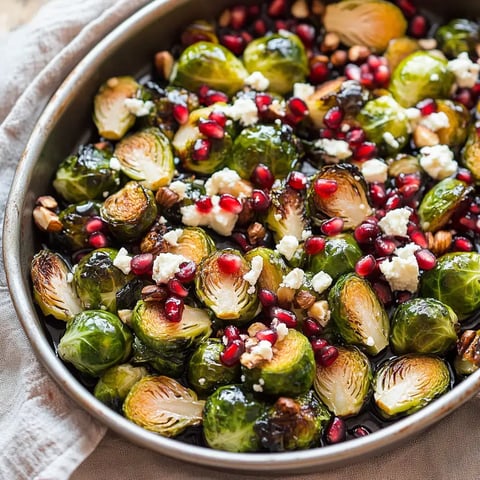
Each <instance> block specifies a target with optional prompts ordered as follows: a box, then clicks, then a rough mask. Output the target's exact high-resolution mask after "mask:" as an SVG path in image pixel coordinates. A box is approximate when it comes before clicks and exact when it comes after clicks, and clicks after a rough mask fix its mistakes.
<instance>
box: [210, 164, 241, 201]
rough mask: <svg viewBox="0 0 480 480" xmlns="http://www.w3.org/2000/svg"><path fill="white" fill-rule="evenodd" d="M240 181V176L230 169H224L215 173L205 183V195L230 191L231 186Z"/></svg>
mask: <svg viewBox="0 0 480 480" xmlns="http://www.w3.org/2000/svg"><path fill="white" fill-rule="evenodd" d="M240 180H241V178H240V175H239V174H238V173H237V172H236V171H235V170H231V169H230V168H224V169H223V170H220V171H218V172H215V173H214V174H213V175H212V176H211V177H210V178H209V179H208V180H207V181H206V182H205V193H206V194H207V195H216V194H217V193H219V192H222V190H224V189H225V188H229V189H231V187H232V185H234V184H235V183H237V182H239V181H240Z"/></svg>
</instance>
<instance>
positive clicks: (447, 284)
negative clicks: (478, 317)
mask: <svg viewBox="0 0 480 480" xmlns="http://www.w3.org/2000/svg"><path fill="white" fill-rule="evenodd" d="M420 294H421V296H422V297H432V298H436V299H437V300H440V302H442V303H445V304H447V305H448V306H449V307H451V308H453V310H454V312H455V313H456V314H457V316H458V318H459V320H463V319H465V317H467V316H468V315H470V314H472V313H474V312H475V311H476V310H477V309H478V308H479V307H480V254H479V253H476V252H454V253H447V254H445V255H443V256H442V257H440V258H438V259H437V264H436V265H435V267H434V268H432V269H431V270H428V271H426V272H424V273H423V275H422V278H421V279H420Z"/></svg>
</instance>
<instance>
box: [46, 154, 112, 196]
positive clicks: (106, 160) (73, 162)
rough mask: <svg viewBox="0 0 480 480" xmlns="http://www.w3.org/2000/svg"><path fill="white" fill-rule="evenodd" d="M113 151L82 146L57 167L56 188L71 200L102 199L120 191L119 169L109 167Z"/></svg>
mask: <svg viewBox="0 0 480 480" xmlns="http://www.w3.org/2000/svg"><path fill="white" fill-rule="evenodd" d="M111 158H112V154H111V152H109V151H108V150H100V149H99V148H97V147H96V146H94V145H83V146H81V147H80V148H79V150H78V153H77V154H76V155H70V156H69V157H68V158H66V159H65V160H64V161H63V162H62V163H61V164H60V165H59V167H58V169H57V172H56V174H55V179H54V180H53V188H54V189H55V190H56V191H57V192H58V193H59V194H60V195H61V196H62V197H63V198H64V199H65V200H67V201H68V202H70V203H76V202H82V201H84V200H95V199H103V198H104V197H105V196H106V194H108V193H112V192H114V191H116V190H118V188H119V185H120V172H119V171H118V170H116V169H115V168H112V167H111V166H110V159H111Z"/></svg>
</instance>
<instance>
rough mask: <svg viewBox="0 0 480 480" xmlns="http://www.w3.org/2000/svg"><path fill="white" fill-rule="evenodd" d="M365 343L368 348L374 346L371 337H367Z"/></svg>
mask: <svg viewBox="0 0 480 480" xmlns="http://www.w3.org/2000/svg"><path fill="white" fill-rule="evenodd" d="M365 343H366V344H367V345H368V346H369V347H373V346H374V345H375V340H374V339H373V337H367V340H366V341H365Z"/></svg>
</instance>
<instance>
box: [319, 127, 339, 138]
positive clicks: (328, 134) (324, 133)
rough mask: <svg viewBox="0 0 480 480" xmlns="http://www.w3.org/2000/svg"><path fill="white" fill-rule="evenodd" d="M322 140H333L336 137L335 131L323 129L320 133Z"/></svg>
mask: <svg viewBox="0 0 480 480" xmlns="http://www.w3.org/2000/svg"><path fill="white" fill-rule="evenodd" d="M318 136H319V137H320V138H328V139H332V138H334V137H335V131H334V130H332V129H331V128H321V129H320V130H319V132H318Z"/></svg>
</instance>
